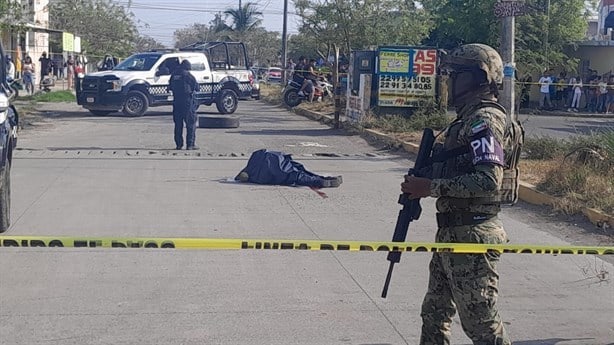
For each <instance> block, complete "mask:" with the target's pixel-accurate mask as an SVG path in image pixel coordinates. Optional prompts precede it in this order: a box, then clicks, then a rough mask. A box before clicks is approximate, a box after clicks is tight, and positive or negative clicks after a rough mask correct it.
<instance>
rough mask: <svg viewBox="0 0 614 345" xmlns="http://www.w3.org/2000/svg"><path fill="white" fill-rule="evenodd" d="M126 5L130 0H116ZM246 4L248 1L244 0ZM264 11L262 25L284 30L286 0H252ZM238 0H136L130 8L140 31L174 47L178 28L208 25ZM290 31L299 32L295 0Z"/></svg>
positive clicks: (290, 20)
mask: <svg viewBox="0 0 614 345" xmlns="http://www.w3.org/2000/svg"><path fill="white" fill-rule="evenodd" d="M115 2H116V3H119V4H126V3H127V2H128V1H127V0H116V1H115ZM242 2H243V4H245V3H247V2H248V1H247V0H242ZM251 2H252V3H256V4H257V6H258V8H259V10H260V11H261V12H263V16H262V25H263V26H264V27H265V28H266V29H267V30H269V31H278V32H280V33H281V31H282V25H283V9H284V2H283V0H251ZM238 6H239V0H217V1H216V0H133V1H132V6H131V8H130V10H131V11H132V13H134V15H135V17H136V20H137V21H138V27H139V31H140V32H141V33H142V34H144V35H147V36H151V37H153V38H155V39H156V40H157V41H159V42H161V43H163V44H165V45H167V46H169V47H172V46H173V33H174V32H175V30H178V29H182V28H185V27H187V26H190V25H192V24H194V23H201V24H206V23H208V22H209V21H211V20H212V19H213V16H214V14H215V13H216V12H223V11H224V10H225V9H227V8H229V7H234V8H237V7H238ZM288 6H289V9H288V13H289V15H288V33H289V34H292V33H296V31H297V29H296V28H297V18H296V16H294V15H292V13H293V12H294V8H293V6H292V0H288Z"/></svg>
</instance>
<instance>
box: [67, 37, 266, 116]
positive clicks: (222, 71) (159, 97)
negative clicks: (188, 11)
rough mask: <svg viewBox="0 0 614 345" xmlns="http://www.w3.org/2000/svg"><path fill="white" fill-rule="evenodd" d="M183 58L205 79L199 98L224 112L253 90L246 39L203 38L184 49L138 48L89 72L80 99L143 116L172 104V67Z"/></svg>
mask: <svg viewBox="0 0 614 345" xmlns="http://www.w3.org/2000/svg"><path fill="white" fill-rule="evenodd" d="M183 60H188V61H190V63H191V64H192V70H191V73H192V75H194V77H195V78H196V81H198V83H199V84H200V90H199V92H197V93H196V99H197V100H198V102H199V104H205V105H212V104H213V103H215V105H216V107H217V110H218V111H219V112H220V113H221V114H232V113H234V112H235V110H236V109H237V105H238V99H239V98H250V97H251V95H252V85H253V82H254V80H253V77H252V75H251V73H250V72H249V69H248V67H247V64H248V63H247V61H248V60H247V54H246V49H245V45H244V44H243V43H239V42H198V43H194V44H192V45H190V46H188V47H185V48H181V49H179V50H176V51H173V50H155V51H149V52H143V53H137V54H134V55H132V56H130V57H129V58H127V59H126V60H124V61H122V62H121V63H120V64H118V65H117V66H116V67H115V68H114V69H112V70H110V71H101V72H95V73H90V74H87V75H85V77H84V78H82V79H78V80H77V83H76V89H77V103H78V104H79V105H81V106H83V107H84V108H86V109H88V110H89V111H90V112H91V113H92V114H94V115H108V114H110V113H112V112H115V111H122V112H123V113H124V115H126V116H142V115H143V114H145V112H146V111H147V109H148V108H149V107H155V106H162V105H170V104H172V102H173V95H172V93H171V92H170V91H168V90H167V87H168V85H169V80H170V73H171V72H172V70H173V69H174V68H175V67H176V66H178V65H179V64H180V63H181V62H182V61H183Z"/></svg>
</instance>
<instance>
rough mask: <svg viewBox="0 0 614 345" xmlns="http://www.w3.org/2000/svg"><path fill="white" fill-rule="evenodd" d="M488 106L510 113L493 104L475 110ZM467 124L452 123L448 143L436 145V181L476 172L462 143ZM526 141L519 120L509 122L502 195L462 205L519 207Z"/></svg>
mask: <svg viewBox="0 0 614 345" xmlns="http://www.w3.org/2000/svg"><path fill="white" fill-rule="evenodd" d="M487 107H493V108H497V109H499V110H501V111H502V112H504V113H506V111H505V108H503V107H502V106H501V105H500V104H498V103H496V102H492V101H482V102H480V103H479V104H477V105H476V106H475V109H474V111H475V110H478V109H481V108H487ZM463 125H464V122H463V119H457V120H455V121H454V122H452V123H451V124H450V125H449V126H448V128H447V129H446V132H447V136H446V140H445V142H444V143H443V144H442V143H436V144H435V145H434V146H433V152H432V161H433V165H432V167H431V172H430V173H431V176H432V178H445V179H450V178H454V177H456V176H460V175H464V174H468V173H471V172H473V171H474V165H473V162H472V157H471V153H470V147H469V144H462V143H460V142H459V140H458V137H459V135H460V130H461V128H462V127H463ZM523 142H524V129H523V128H522V124H521V123H520V122H519V121H518V120H517V119H507V121H506V126H505V131H504V136H503V142H502V143H501V145H502V146H503V152H504V159H505V165H504V167H503V181H502V185H501V190H500V191H499V193H498V195H496V196H493V197H483V198H474V199H467V200H463V201H460V202H467V205H469V204H474V205H482V204H503V205H513V204H515V203H516V202H517V201H518V189H519V173H520V172H519V168H518V160H519V159H520V152H521V149H522V144H523ZM459 206H463V205H459Z"/></svg>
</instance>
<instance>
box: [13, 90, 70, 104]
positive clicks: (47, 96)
mask: <svg viewBox="0 0 614 345" xmlns="http://www.w3.org/2000/svg"><path fill="white" fill-rule="evenodd" d="M19 99H20V100H26V101H35V102H53V103H59V102H75V101H76V100H77V98H76V97H75V95H74V94H73V93H72V92H71V91H68V90H64V91H51V92H41V93H37V94H34V95H31V96H25V97H20V98H19Z"/></svg>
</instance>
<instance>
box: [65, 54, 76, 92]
mask: <svg viewBox="0 0 614 345" xmlns="http://www.w3.org/2000/svg"><path fill="white" fill-rule="evenodd" d="M66 79H67V80H68V89H69V90H72V88H73V84H74V81H75V59H74V58H73V56H72V55H70V56H68V60H66Z"/></svg>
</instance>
